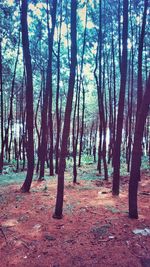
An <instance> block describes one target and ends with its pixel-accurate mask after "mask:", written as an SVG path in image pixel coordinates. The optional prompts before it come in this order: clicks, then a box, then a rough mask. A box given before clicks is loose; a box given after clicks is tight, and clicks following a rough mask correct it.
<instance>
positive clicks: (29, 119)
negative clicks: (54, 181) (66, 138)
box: [21, 0, 34, 192]
mask: <svg viewBox="0 0 150 267" xmlns="http://www.w3.org/2000/svg"><path fill="white" fill-rule="evenodd" d="M27 9H28V1H27V0H22V7H21V26H22V45H23V57H24V62H25V71H26V132H27V151H26V152H27V175H26V179H25V181H24V184H23V185H22V187H21V191H22V192H29V190H30V186H31V182H32V178H33V171H34V138H33V78H32V64H31V56H30V49H29V37H28V24H27Z"/></svg>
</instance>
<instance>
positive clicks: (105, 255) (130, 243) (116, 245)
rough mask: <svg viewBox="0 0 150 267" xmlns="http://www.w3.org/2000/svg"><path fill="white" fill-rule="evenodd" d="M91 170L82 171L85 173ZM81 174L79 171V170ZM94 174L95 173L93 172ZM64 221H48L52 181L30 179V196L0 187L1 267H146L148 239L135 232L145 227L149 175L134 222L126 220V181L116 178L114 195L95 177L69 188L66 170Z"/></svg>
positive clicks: (108, 184) (149, 263) (144, 179)
mask: <svg viewBox="0 0 150 267" xmlns="http://www.w3.org/2000/svg"><path fill="white" fill-rule="evenodd" d="M92 168H93V167H92V166H91V165H89V166H86V168H85V169H82V174H84V175H85V173H88V177H90V175H89V174H90V172H91V173H92V172H94V170H92ZM80 174H81V170H80ZM95 175H97V174H95ZM65 176H66V180H65V195H64V209H63V215H64V216H63V219H61V220H57V219H53V218H52V215H53V212H54V207H55V200H56V188H57V181H56V179H55V178H49V180H46V181H42V182H41V183H39V182H37V181H34V182H33V183H32V188H31V192H30V193H26V194H23V193H20V184H11V185H7V186H2V187H1V188H0V204H1V224H0V248H1V252H0V266H1V267H6V266H7V267H74V266H75V267H79V266H80V267H117V266H118V267H149V266H150V236H149V235H144V236H143V235H140V234H135V233H133V231H134V230H135V229H145V228H148V229H149V228H150V212H149V207H150V191H149V190H150V187H149V178H150V174H149V173H148V172H145V173H143V174H142V179H141V182H140V186H139V193H138V209H139V219H138V220H131V219H129V218H128V180H129V178H128V177H127V176H126V177H121V190H120V195H119V197H114V196H112V193H111V179H110V180H109V181H108V182H106V181H103V180H100V179H99V177H98V176H97V178H96V179H94V180H92V179H91V180H90V179H88V180H82V175H80V177H79V178H80V180H79V184H76V185H73V184H72V181H71V174H70V173H69V172H66V175H65Z"/></svg>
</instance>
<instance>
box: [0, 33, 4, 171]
mask: <svg viewBox="0 0 150 267" xmlns="http://www.w3.org/2000/svg"><path fill="white" fill-rule="evenodd" d="M0 95H1V96H0V97H1V98H0V103H1V126H0V127H1V152H0V174H2V170H3V160H4V158H3V157H4V126H3V125H4V124H3V122H4V111H3V82H2V39H1V37H0Z"/></svg>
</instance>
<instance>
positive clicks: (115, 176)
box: [112, 0, 128, 195]
mask: <svg viewBox="0 0 150 267" xmlns="http://www.w3.org/2000/svg"><path fill="white" fill-rule="evenodd" d="M127 38H128V0H124V1H123V35H122V41H123V51H122V59H121V81H120V95H119V107H118V116H117V133H116V141H115V146H114V153H113V163H114V172H113V188H112V192H113V195H119V182H120V150H121V140H122V127H123V114H124V100H125V88H126V76H127Z"/></svg>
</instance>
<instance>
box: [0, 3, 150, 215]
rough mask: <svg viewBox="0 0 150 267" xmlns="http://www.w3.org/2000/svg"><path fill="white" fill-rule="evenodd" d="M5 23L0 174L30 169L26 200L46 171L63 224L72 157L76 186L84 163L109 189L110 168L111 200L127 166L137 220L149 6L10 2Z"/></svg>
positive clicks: (149, 120)
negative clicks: (7, 167) (89, 162)
mask: <svg viewBox="0 0 150 267" xmlns="http://www.w3.org/2000/svg"><path fill="white" fill-rule="evenodd" d="M1 18H2V19H1V22H0V23H1V25H0V29H1V32H0V102H1V109H0V115H1V117H0V118H1V120H0V123H1V127H0V133H1V144H0V173H2V171H3V165H4V162H5V161H6V160H7V161H8V162H11V161H12V160H13V159H15V160H16V171H19V170H25V168H26V167H27V176H26V179H25V181H24V184H23V186H22V188H21V190H22V192H28V191H29V190H30V186H31V182H32V177H33V173H34V168H36V173H37V174H38V177H39V180H42V179H43V178H44V172H45V165H46V164H47V167H48V168H49V174H50V175H51V176H52V175H54V173H56V174H58V188H57V199H56V209H55V213H54V215H53V217H54V218H61V217H62V212H63V193H64V172H65V168H66V156H67V155H70V156H72V158H73V182H74V183H76V182H77V166H81V164H82V155H83V154H84V153H88V154H90V155H91V154H92V153H93V156H94V161H95V162H96V161H97V169H98V171H99V173H100V174H101V173H102V171H104V178H105V180H107V179H108V164H111V165H112V166H113V183H112V193H113V195H118V194H119V181H120V165H121V158H122V157H124V158H125V160H126V164H127V170H128V172H129V171H131V175H130V183H129V216H130V217H131V218H137V217H138V211H137V188H138V182H139V180H140V167H141V156H142V149H143V146H144V150H145V153H146V155H147V156H148V157H149V160H150V117H149V116H148V115H149V105H150V77H149V58H148V45H149V44H148V23H149V21H148V19H149V17H148V0H139V1H136V0H134V1H131V0H122V1H121V0H119V1H113V5H112V1H110V0H103V1H101V0H94V1H88V0H84V1H82V0H78V1H77V0H72V1H70V2H68V1H66V0H61V1H57V0H52V1H49V0H43V1H32V0H31V1H30V0H22V1H21V2H20V1H13V0H11V1H6V0H5V1H3V4H2V6H1ZM143 136H144V139H143ZM131 155H132V159H131Z"/></svg>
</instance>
